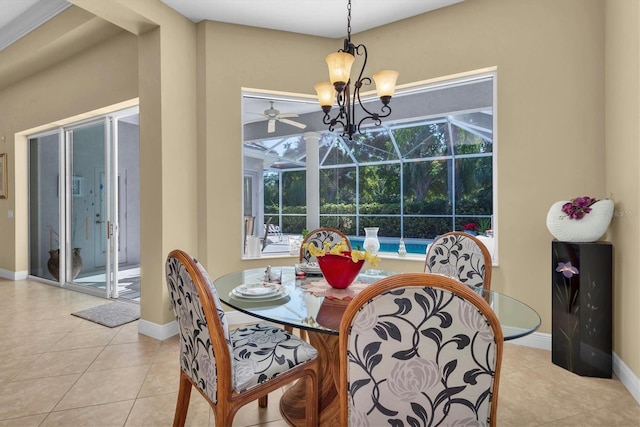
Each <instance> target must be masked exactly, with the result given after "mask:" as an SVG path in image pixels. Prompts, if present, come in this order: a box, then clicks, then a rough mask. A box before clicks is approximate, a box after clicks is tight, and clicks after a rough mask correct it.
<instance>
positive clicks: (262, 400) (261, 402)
mask: <svg viewBox="0 0 640 427" xmlns="http://www.w3.org/2000/svg"><path fill="white" fill-rule="evenodd" d="M268 404H269V395H268V394H265V395H264V396H262V397H261V398H259V399H258V406H259V407H260V408H266V407H267V405H268Z"/></svg>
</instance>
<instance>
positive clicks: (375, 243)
mask: <svg viewBox="0 0 640 427" xmlns="http://www.w3.org/2000/svg"><path fill="white" fill-rule="evenodd" d="M378 229H379V228H378V227H367V228H365V229H364V232H365V236H364V242H362V247H363V248H364V250H365V251H367V252H369V253H370V254H371V255H377V254H378V251H379V250H380V241H379V240H378Z"/></svg>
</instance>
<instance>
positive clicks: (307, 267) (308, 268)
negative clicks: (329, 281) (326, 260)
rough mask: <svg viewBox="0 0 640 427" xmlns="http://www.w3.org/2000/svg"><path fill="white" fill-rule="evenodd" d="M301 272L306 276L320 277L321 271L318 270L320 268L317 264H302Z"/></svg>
mask: <svg viewBox="0 0 640 427" xmlns="http://www.w3.org/2000/svg"><path fill="white" fill-rule="evenodd" d="M302 270H303V271H304V272H305V273H307V274H315V275H322V271H321V270H320V266H319V265H318V263H317V262H308V263H306V264H302Z"/></svg>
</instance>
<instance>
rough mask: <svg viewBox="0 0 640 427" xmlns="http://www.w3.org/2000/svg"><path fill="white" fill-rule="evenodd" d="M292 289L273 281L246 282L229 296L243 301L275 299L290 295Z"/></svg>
mask: <svg viewBox="0 0 640 427" xmlns="http://www.w3.org/2000/svg"><path fill="white" fill-rule="evenodd" d="M289 292H290V290H289V289H287V288H286V287H284V286H281V285H276V284H273V283H265V282H255V283H245V284H242V285H240V286H238V287H237V288H234V289H233V290H232V291H231V293H230V294H229V296H231V297H233V298H236V299H239V300H242V301H261V302H262V301H275V300H278V299H280V298H284V297H286V296H287V295H289Z"/></svg>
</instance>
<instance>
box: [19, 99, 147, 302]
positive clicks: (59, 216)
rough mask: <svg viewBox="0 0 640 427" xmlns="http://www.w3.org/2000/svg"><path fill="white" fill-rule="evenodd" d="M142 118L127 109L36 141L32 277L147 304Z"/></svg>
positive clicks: (32, 171)
mask: <svg viewBox="0 0 640 427" xmlns="http://www.w3.org/2000/svg"><path fill="white" fill-rule="evenodd" d="M137 116H138V114H137V109H135V110H134V111H132V110H127V111H123V112H120V113H118V114H112V115H109V116H105V117H100V118H97V119H95V120H92V121H86V122H83V123H79V124H75V125H70V126H67V127H65V128H62V129H58V130H56V131H52V132H51V133H49V134H43V135H38V136H35V137H32V138H30V142H29V143H30V202H31V203H30V213H31V215H30V230H31V233H30V274H31V275H33V276H36V277H41V278H44V279H49V280H52V281H55V282H57V283H58V284H59V286H63V287H67V288H72V289H76V290H80V291H83V292H87V293H91V294H94V295H98V296H103V297H107V298H118V297H119V296H120V293H121V292H120V291H122V293H123V295H122V296H123V297H125V298H129V299H133V300H136V299H139V276H140V272H139V271H140V270H139V253H138V252H139V251H138V248H139V235H138V234H137V232H133V233H131V227H137V225H138V223H139V220H138V217H139V209H138V206H139V203H138V200H139V196H138V195H139V192H138V188H139V187H138V179H137V176H138V173H137V171H138V164H139V162H138V125H137ZM119 136H122V139H123V141H120V139H121V138H119ZM120 145H125V148H124V149H123V150H121V149H120V148H119V146H120ZM120 151H124V155H123V156H122V157H121V156H119V152H120ZM121 164H122V166H123V167H122V170H120V167H119V166H120V165H121ZM53 189H55V193H53V191H52V190H53ZM130 206H131V207H132V208H131V209H129V207H130ZM121 220H123V223H122V224H121ZM120 230H123V231H124V238H123V236H122V235H121V233H120ZM121 256H122V258H123V259H122V260H120V257H121ZM121 265H123V266H124V267H126V268H125V270H126V272H125V276H126V277H124V278H123V277H122V275H119V269H120V266H121ZM45 266H46V268H45ZM136 285H137V289H136Z"/></svg>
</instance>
